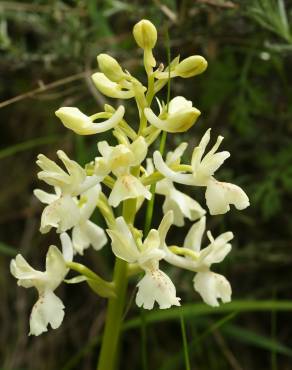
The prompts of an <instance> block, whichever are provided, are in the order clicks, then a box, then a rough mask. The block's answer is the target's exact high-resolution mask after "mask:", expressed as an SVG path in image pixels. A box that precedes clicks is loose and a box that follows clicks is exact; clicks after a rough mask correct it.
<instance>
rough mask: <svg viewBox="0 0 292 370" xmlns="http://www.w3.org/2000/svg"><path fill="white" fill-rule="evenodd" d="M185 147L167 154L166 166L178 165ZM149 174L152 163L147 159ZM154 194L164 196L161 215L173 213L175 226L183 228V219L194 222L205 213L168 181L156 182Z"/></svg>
mask: <svg viewBox="0 0 292 370" xmlns="http://www.w3.org/2000/svg"><path fill="white" fill-rule="evenodd" d="M186 147H187V144H186V143H181V144H180V145H179V146H178V147H177V148H176V149H175V150H174V151H173V152H168V153H167V156H166V163H167V165H168V166H171V165H174V164H179V163H180V159H181V157H182V155H183V153H184V151H185V149H186ZM151 172H153V165H152V161H151V159H147V174H149V173H151ZM155 192H156V193H157V194H161V195H164V196H165V201H164V203H163V206H162V208H163V213H164V214H166V213H167V212H168V211H173V216H174V219H173V223H174V224H175V225H176V226H183V225H184V218H188V219H189V220H191V221H195V220H197V219H198V218H200V217H202V216H204V214H205V213H206V211H205V210H204V209H203V208H202V207H201V206H200V204H199V203H198V202H197V201H195V200H194V199H192V198H191V197H190V196H188V195H187V194H185V193H183V192H181V191H179V190H177V189H176V188H175V187H174V185H173V182H172V181H170V180H169V179H163V180H161V181H158V182H157V183H156V189H155Z"/></svg>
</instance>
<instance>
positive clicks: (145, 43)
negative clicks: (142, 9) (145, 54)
mask: <svg viewBox="0 0 292 370" xmlns="http://www.w3.org/2000/svg"><path fill="white" fill-rule="evenodd" d="M133 35H134V38H135V40H136V42H137V44H138V45H139V46H140V48H142V49H153V48H154V46H155V44H156V41H157V30H156V28H155V26H154V24H153V23H151V22H150V21H148V20H147V19H142V20H141V21H140V22H138V23H136V24H135V26H134V28H133Z"/></svg>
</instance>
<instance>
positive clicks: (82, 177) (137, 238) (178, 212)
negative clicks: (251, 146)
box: [11, 20, 249, 335]
mask: <svg viewBox="0 0 292 370" xmlns="http://www.w3.org/2000/svg"><path fill="white" fill-rule="evenodd" d="M133 35H134V38H135V40H136V42H137V44H138V46H139V47H140V48H142V49H143V62H144V67H145V71H146V74H147V78H148V86H147V87H145V86H143V84H142V83H141V82H140V81H139V80H138V79H137V78H135V77H133V76H132V75H131V74H130V73H129V72H128V71H126V70H123V69H122V67H121V66H120V64H119V63H118V62H117V61H116V60H115V59H114V58H112V57H111V56H109V55H107V54H100V55H98V57H97V61H98V65H99V70H100V72H97V73H94V74H93V75H92V80H93V83H94V84H95V86H96V87H97V89H98V90H99V91H100V92H101V93H103V94H104V95H105V96H107V97H111V98H117V99H135V101H136V104H137V109H138V114H139V122H140V124H139V128H138V129H137V130H135V127H134V126H131V125H130V124H129V123H128V122H127V121H126V118H125V107H124V106H123V105H120V106H119V107H118V108H114V107H112V106H110V105H108V104H106V105H105V106H104V111H102V112H99V113H96V114H94V115H91V116H87V115H86V114H84V113H83V112H81V111H80V110H79V109H78V108H75V107H62V108H60V109H58V110H57V111H56V116H57V117H58V118H59V119H60V120H61V121H62V123H63V124H64V126H65V127H67V128H68V129H70V130H72V131H74V132H75V133H76V134H78V135H94V134H99V133H103V132H105V131H108V130H112V134H113V136H114V138H115V140H116V141H117V144H116V145H114V146H112V145H110V144H109V143H108V142H107V141H98V144H97V148H98V151H99V155H98V156H97V157H96V158H95V159H94V160H93V161H92V162H90V163H88V164H86V165H85V167H84V168H83V167H81V166H80V165H79V164H78V163H77V162H75V161H74V160H71V159H70V158H69V157H68V156H67V155H66V154H65V153H64V152H63V151H62V150H59V151H57V156H58V158H59V159H60V161H61V162H62V163H63V165H64V166H63V167H61V166H60V165H59V164H57V163H55V162H54V161H52V160H50V159H49V158H47V157H46V156H45V155H43V154H40V155H39V156H38V160H37V162H36V163H37V165H38V166H39V167H40V169H41V171H40V172H39V173H38V178H39V179H40V180H43V181H44V182H45V183H47V184H48V185H50V186H52V187H53V188H54V191H53V192H52V193H47V192H45V191H43V190H40V189H36V190H35V191H34V194H35V196H36V197H37V198H38V199H39V200H40V201H41V202H42V203H44V204H45V205H46V206H45V208H44V210H43V212H42V215H41V224H40V232H41V233H43V234H44V233H48V232H49V231H50V230H51V229H52V228H55V230H56V232H57V233H58V234H59V235H60V240H61V245H62V252H61V251H60V250H59V249H58V248H57V247H56V246H50V247H49V250H48V252H47V256H46V270H45V271H44V272H41V271H37V270H35V269H33V268H32V267H31V266H30V265H29V264H28V262H26V260H25V259H24V258H23V257H22V256H21V255H17V256H16V258H15V259H13V260H12V261H11V273H12V274H13V275H14V276H15V277H16V278H17V279H18V285H20V286H23V287H25V288H30V287H35V288H36V289H37V291H38V294H39V299H38V301H37V302H36V303H35V305H34V307H33V309H32V313H31V317H30V334H33V335H39V334H41V333H42V332H45V331H47V327H48V324H50V325H51V327H52V328H53V329H55V328H58V327H59V326H60V324H61V322H62V320H63V316H64V305H63V303H62V301H61V300H60V298H58V297H57V296H56V295H55V293H54V291H55V289H56V288H57V287H58V286H59V285H60V284H61V283H62V282H63V281H65V282H67V283H81V282H87V284H88V285H89V286H90V287H91V288H92V290H93V291H94V292H96V293H97V294H99V295H101V296H103V297H107V298H109V297H115V295H116V294H118V292H117V291H116V285H115V282H108V281H106V280H104V279H102V278H101V277H100V276H99V275H97V274H96V273H95V272H93V271H92V270H90V269H89V268H88V267H86V266H84V265H82V264H80V263H77V262H74V261H73V259H74V256H75V255H77V254H79V255H83V254H84V251H85V250H86V249H87V248H89V247H90V246H91V247H92V248H93V249H94V250H96V251H99V250H100V249H101V248H103V247H104V246H105V245H106V244H107V241H108V238H107V236H108V237H109V240H110V242H111V248H112V251H113V253H114V255H115V256H116V257H117V258H118V259H121V260H124V261H126V262H127V272H128V275H127V276H134V275H138V274H141V273H143V277H142V278H141V280H140V281H139V282H138V284H137V287H138V291H137V294H136V304H137V305H138V306H139V307H143V308H145V309H152V308H153V307H154V304H155V302H157V303H158V305H159V307H160V308H161V309H165V308H169V307H171V306H173V305H174V306H180V298H179V297H177V293H176V288H175V286H174V284H173V282H172V281H171V279H170V277H169V276H167V275H166V274H165V273H164V272H163V271H161V270H160V268H159V263H160V261H162V260H164V261H166V262H168V263H169V264H171V265H174V266H177V267H180V268H183V269H187V270H190V271H193V272H194V274H195V276H194V279H193V283H194V289H195V290H196V291H197V292H198V293H199V294H200V295H201V297H202V299H203V300H204V302H206V303H207V304H209V305H211V306H218V305H219V302H218V300H219V299H221V300H222V301H223V302H229V301H230V300H231V286H230V283H229V282H228V280H227V279H226V278H225V277H224V276H222V275H220V274H217V273H214V272H213V271H211V265H212V264H215V263H219V262H221V261H222V260H223V259H224V258H225V256H226V255H227V254H228V253H229V252H230V250H231V244H230V241H231V239H232V238H233V234H232V232H225V233H223V234H221V235H219V236H217V237H213V236H212V234H211V232H210V231H207V237H208V239H209V244H208V245H207V246H205V247H202V245H201V244H202V239H203V235H204V233H205V228H206V211H205V209H204V208H202V207H201V205H200V204H199V203H198V202H197V201H195V200H194V199H192V198H191V197H190V196H188V195H187V194H185V193H183V192H182V191H180V190H178V189H177V188H176V187H175V183H178V184H183V185H188V186H197V187H203V188H205V198H206V204H207V207H208V210H209V213H210V214H211V215H218V214H224V213H226V212H228V211H229V209H230V205H234V206H235V207H236V208H237V209H239V210H242V209H244V208H246V207H248V206H249V200H248V197H247V195H246V194H245V193H244V191H243V190H242V189H241V188H240V187H238V186H236V185H233V184H229V183H224V182H220V181H218V180H217V179H215V177H214V174H215V172H216V171H217V170H218V169H219V167H220V166H221V165H222V164H223V162H224V161H225V160H226V159H227V158H228V157H229V156H230V153H229V152H228V151H221V152H218V148H219V146H220V144H221V142H222V140H223V137H222V136H219V137H218V138H217V140H216V142H215V144H214V145H213V147H211V149H207V146H208V144H209V141H210V129H208V130H207V131H206V133H205V134H204V136H203V137H202V139H201V141H200V142H199V143H198V145H197V146H196V147H195V148H194V149H193V152H192V158H191V163H190V164H185V163H182V156H183V154H184V152H185V150H186V149H187V143H181V144H180V145H179V146H178V147H177V148H176V149H175V150H173V151H171V152H168V153H167V155H166V156H165V159H164V158H163V151H164V148H163V145H161V146H160V151H158V150H156V151H154V154H153V157H149V156H148V157H147V155H148V152H149V148H150V147H151V145H152V144H153V143H155V142H156V139H158V138H159V136H160V134H161V133H162V135H163V134H164V135H165V133H166V132H167V133H179V132H186V131H187V130H189V129H190V128H191V127H192V126H193V125H194V124H195V123H196V121H197V119H198V117H199V115H200V111H199V110H198V109H197V108H194V107H193V106H192V102H191V101H188V100H186V99H185V98H184V97H182V96H177V97H175V98H173V99H171V100H170V101H168V102H167V103H164V102H162V101H159V100H158V99H157V102H158V113H156V110H155V109H154V108H153V107H152V102H153V99H154V97H155V95H156V94H157V93H158V92H159V91H160V90H161V89H162V88H163V87H165V86H166V85H167V84H168V83H169V81H170V79H172V78H175V77H181V78H189V77H193V76H196V75H198V74H201V73H202V72H204V71H205V69H206V68H207V62H206V60H205V59H204V58H203V57H201V56H198V55H193V56H190V57H188V58H186V59H184V60H182V61H180V58H179V57H176V58H175V59H174V60H172V61H171V63H170V64H169V65H168V67H166V68H164V67H163V66H162V65H160V66H159V67H157V68H156V60H155V57H154V55H153V48H154V46H155V44H156V41H157V31H156V28H155V27H154V25H153V24H152V23H151V22H149V21H148V20H142V21H140V22H139V23H137V24H136V25H135V26H134V29H133ZM154 184H155V186H154ZM105 189H106V190H105ZM154 192H155V193H156V194H158V195H162V196H163V197H164V203H163V214H164V217H163V218H162V220H161V222H160V225H159V227H158V228H157V229H154V228H153V229H151V230H150V231H149V232H147V230H146V232H144V233H143V231H141V230H139V229H138V228H137V227H136V226H135V224H134V223H135V215H136V213H137V212H138V211H139V210H140V209H141V208H142V205H143V203H144V202H145V200H148V201H150V200H151V198H152V197H154ZM120 204H123V215H122V216H121V215H118V211H119V208H117V207H118V206H119V205H120ZM148 205H149V202H148ZM96 208H98V209H99V211H100V213H101V215H102V216H103V217H104V220H105V222H106V224H107V227H108V228H107V230H106V231H104V230H103V229H102V228H101V227H100V226H98V225H96V224H95V223H93V222H92V221H90V218H91V216H92V214H93V212H94V210H95V209H96ZM142 209H143V208H142ZM185 219H188V220H190V221H195V223H193V225H192V226H191V227H190V229H189V231H188V233H187V235H186V237H185V238H184V241H182V245H181V246H176V245H169V244H168V242H167V241H166V237H167V233H168V230H169V229H170V227H171V225H176V226H178V227H182V226H184V225H185ZM69 230H71V236H69V234H68V232H69ZM143 234H144V235H143ZM70 269H71V270H74V271H76V272H78V273H79V275H77V276H75V277H73V278H71V279H67V280H66V276H67V274H68V272H69V270H70ZM139 276H140V275H139Z"/></svg>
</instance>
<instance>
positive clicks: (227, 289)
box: [194, 271, 231, 307]
mask: <svg viewBox="0 0 292 370" xmlns="http://www.w3.org/2000/svg"><path fill="white" fill-rule="evenodd" d="M194 288H195V290H196V291H197V292H198V293H199V294H200V295H201V297H202V298H203V301H204V302H205V303H207V304H208V305H210V306H213V307H217V306H219V302H218V298H221V300H222V302H224V303H226V302H230V301H231V286H230V284H229V282H228V280H227V279H226V278H225V277H224V276H223V275H219V274H215V273H214V272H212V271H206V272H198V273H197V275H196V276H195V278H194Z"/></svg>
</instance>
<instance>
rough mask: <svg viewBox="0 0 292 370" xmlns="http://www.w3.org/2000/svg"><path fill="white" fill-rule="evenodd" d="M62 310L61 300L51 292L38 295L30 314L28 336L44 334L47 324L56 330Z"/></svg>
mask: <svg viewBox="0 0 292 370" xmlns="http://www.w3.org/2000/svg"><path fill="white" fill-rule="evenodd" d="M64 308H65V307H64V305H63V302H62V301H61V299H60V298H58V297H57V296H56V295H55V294H54V293H53V292H52V291H50V290H48V291H46V292H44V294H42V295H40V297H39V299H38V301H37V302H36V303H35V305H34V306H33V309H32V312H31V316H30V322H29V323H30V332H29V335H40V334H41V333H43V332H46V331H47V330H48V329H47V327H48V324H50V325H51V327H52V328H53V329H57V328H58V327H59V326H60V325H61V323H62V321H63V318H64Z"/></svg>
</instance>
